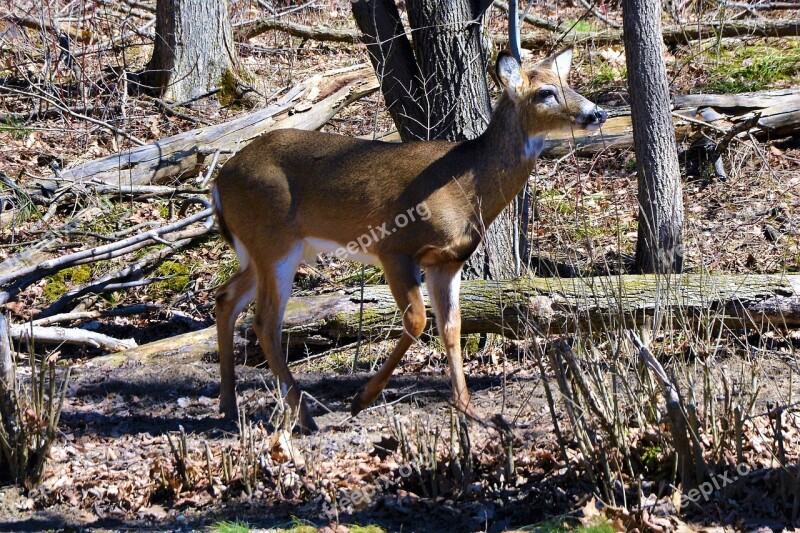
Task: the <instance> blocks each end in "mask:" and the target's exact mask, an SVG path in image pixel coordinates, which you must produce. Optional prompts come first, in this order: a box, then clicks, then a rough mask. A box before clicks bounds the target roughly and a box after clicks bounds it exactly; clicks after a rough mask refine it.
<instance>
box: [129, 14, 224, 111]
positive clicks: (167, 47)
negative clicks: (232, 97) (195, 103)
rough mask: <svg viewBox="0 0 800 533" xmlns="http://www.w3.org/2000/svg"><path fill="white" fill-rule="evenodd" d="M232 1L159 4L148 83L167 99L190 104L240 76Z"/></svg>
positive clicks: (146, 78)
mask: <svg viewBox="0 0 800 533" xmlns="http://www.w3.org/2000/svg"><path fill="white" fill-rule="evenodd" d="M238 71H239V69H238V60H237V57H236V48H235V46H234V43H233V32H232V31H231V23H230V17H229V16H228V0H158V1H157V2H156V41H155V47H154V49H153V56H152V58H151V59H150V63H149V64H148V66H147V73H146V74H147V75H146V76H145V77H144V79H145V80H146V83H148V84H149V85H151V88H152V89H155V90H156V91H157V92H160V93H161V96H162V97H164V98H166V99H167V100H173V101H176V102H181V101H186V100H189V99H191V98H194V97H195V96H199V95H201V94H203V93H205V92H207V91H208V90H210V89H212V88H214V87H219V86H222V85H231V87H230V88H231V89H232V88H233V87H232V85H233V84H234V82H235V80H236V79H237V78H238V75H239V72H238Z"/></svg>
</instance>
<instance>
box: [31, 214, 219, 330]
mask: <svg viewBox="0 0 800 533" xmlns="http://www.w3.org/2000/svg"><path fill="white" fill-rule="evenodd" d="M210 231H211V228H210V226H204V227H200V228H192V229H189V230H186V231H183V232H179V233H178V234H177V235H176V236H175V239H174V240H173V241H171V242H169V243H168V244H169V246H168V247H167V248H164V249H162V250H158V251H156V252H153V253H152V254H150V255H148V256H146V257H143V258H142V259H139V260H138V261H136V262H134V263H132V264H130V265H128V266H126V267H125V268H122V269H120V270H117V271H116V272H111V273H109V274H106V275H105V276H102V277H101V278H99V279H96V280H92V281H90V282H89V283H87V284H85V285H82V286H80V287H75V288H73V289H71V290H69V291H67V292H66V293H65V294H64V295H63V296H62V297H61V298H59V299H58V300H56V301H55V302H53V303H52V304H51V305H50V306H49V307H47V309H44V310H43V311H42V312H41V313H40V314H39V315H38V317H37V318H45V317H48V316H52V315H55V314H57V313H60V312H61V311H62V310H63V309H64V308H66V307H67V305H69V304H70V302H72V301H74V300H76V299H78V298H81V297H82V296H85V295H86V294H89V293H102V292H109V291H115V290H120V289H121V288H123V287H122V285H121V284H120V282H122V281H123V280H128V282H129V283H131V282H135V281H139V280H140V278H141V277H142V276H144V275H145V274H147V273H148V272H150V271H151V270H152V269H153V268H154V267H155V266H156V265H158V264H159V263H160V262H161V261H163V260H164V259H166V258H167V257H170V256H171V255H173V254H174V253H175V252H177V251H178V250H180V249H182V248H184V247H186V246H187V245H189V244H190V243H191V242H192V241H193V240H194V239H196V238H198V237H202V236H203V235H206V234H208V233H209V232H210ZM154 281H158V280H154ZM152 282H153V281H149V282H148V283H147V284H149V283H152ZM133 286H135V285H130V284H128V285H127V286H125V287H124V288H131V287H133ZM136 286H140V285H136Z"/></svg>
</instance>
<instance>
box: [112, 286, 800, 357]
mask: <svg viewBox="0 0 800 533" xmlns="http://www.w3.org/2000/svg"><path fill="white" fill-rule="evenodd" d="M426 300H427V297H426ZM656 302H660V303H656ZM360 303H361V299H360V297H359V291H358V290H355V289H354V290H353V291H352V292H349V293H348V292H342V291H340V292H339V293H331V294H323V295H318V296H304V297H298V298H292V299H290V300H289V304H288V306H287V309H286V316H285V319H284V329H283V341H284V343H285V344H286V345H288V346H310V347H317V348H327V347H332V346H334V345H336V344H345V343H348V342H352V341H353V340H355V339H356V338H357V337H358V328H359V323H361V324H362V327H363V334H364V337H365V338H367V339H385V338H387V337H397V336H399V335H400V333H401V332H402V323H401V320H400V313H399V312H398V310H397V307H396V306H395V304H394V300H393V299H392V296H391V293H390V291H389V288H388V287H387V286H385V285H379V286H372V287H366V288H365V290H364V298H363V303H364V315H363V320H360V319H359V306H360ZM657 311H658V312H659V313H660V317H661V320H662V321H663V322H662V324H663V323H667V322H672V323H673V324H675V325H697V324H698V323H703V324H705V325H715V324H716V325H725V326H726V327H729V328H738V329H747V330H752V329H755V330H758V331H761V330H763V329H767V328H774V329H778V330H784V331H785V330H787V329H790V328H796V327H800V275H791V276H784V275H714V276H711V275H706V274H684V275H676V276H672V277H659V276H620V277H594V278H571V279H564V278H533V277H523V278H519V279H516V280H511V281H484V280H470V281H465V282H464V283H463V286H462V290H461V316H462V332H463V333H464V334H470V333H495V334H501V335H505V336H508V337H511V338H524V337H529V336H533V335H545V334H558V333H575V332H578V331H583V332H598V331H603V332H604V331H608V330H609V328H610V329H615V328H616V329H618V328H620V327H624V328H631V327H635V326H638V325H642V324H644V323H645V321H646V320H649V319H650V318H651V317H653V316H654V314H655V313H656V312H657ZM432 317H433V314H432V312H431V310H430V308H428V318H429V326H430V327H432V322H433V321H432ZM615 325H616V326H615ZM248 329H249V317H248V318H247V319H245V320H244V321H243V323H242V324H241V325H240V326H239V327H238V331H237V333H238V335H239V336H240V337H244V336H245V335H246V334H247V330H248ZM429 330H430V329H429ZM216 352H217V344H216V329H215V328H214V327H211V328H206V329H203V330H199V331H196V332H192V333H186V334H183V335H178V336H175V337H171V338H168V339H163V340H160V341H157V342H153V343H150V344H146V345H143V346H140V347H138V348H135V349H133V350H128V351H126V352H121V353H118V354H114V355H110V356H104V357H101V358H99V359H98V360H97V361H98V364H109V365H116V364H120V363H122V362H124V361H127V360H137V361H148V360H154V359H159V358H162V357H165V356H166V357H170V358H173V357H174V358H177V359H178V360H187V361H188V360H195V361H196V360H198V359H201V358H203V357H207V356H215V355H216Z"/></svg>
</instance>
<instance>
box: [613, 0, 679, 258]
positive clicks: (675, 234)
mask: <svg viewBox="0 0 800 533" xmlns="http://www.w3.org/2000/svg"><path fill="white" fill-rule="evenodd" d="M622 10H623V32H624V40H625V59H626V63H627V65H628V90H629V94H630V99H631V116H632V121H633V144H634V151H635V153H636V170H637V173H638V182H639V192H638V199H639V234H638V238H637V241H636V266H637V269H638V270H639V271H641V272H643V273H653V272H657V273H669V272H680V271H681V269H682V267H683V192H682V188H681V175H680V168H679V166H678V152H677V147H676V146H675V129H674V126H673V124H672V116H671V114H670V98H669V84H668V82H667V71H666V67H665V65H664V60H663V57H662V54H661V47H662V43H663V38H662V36H661V3H660V2H652V1H651V0H624V1H623V3H622Z"/></svg>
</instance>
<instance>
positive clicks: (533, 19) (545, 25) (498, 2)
mask: <svg viewBox="0 0 800 533" xmlns="http://www.w3.org/2000/svg"><path fill="white" fill-rule="evenodd" d="M492 5H494V7H496V8H499V9H501V10H502V11H505V12H506V13H508V2H503V1H502V0H494V2H492ZM522 20H523V21H524V22H527V23H528V24H531V25H533V26H536V27H537V28H541V29H543V30H549V31H558V30H560V29H562V27H561V26H560V25H559V24H558V23H556V22H552V21H550V20H548V19H546V18H544V17H537V16H536V15H531V14H530V13H525V16H524V17H523V18H522Z"/></svg>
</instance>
